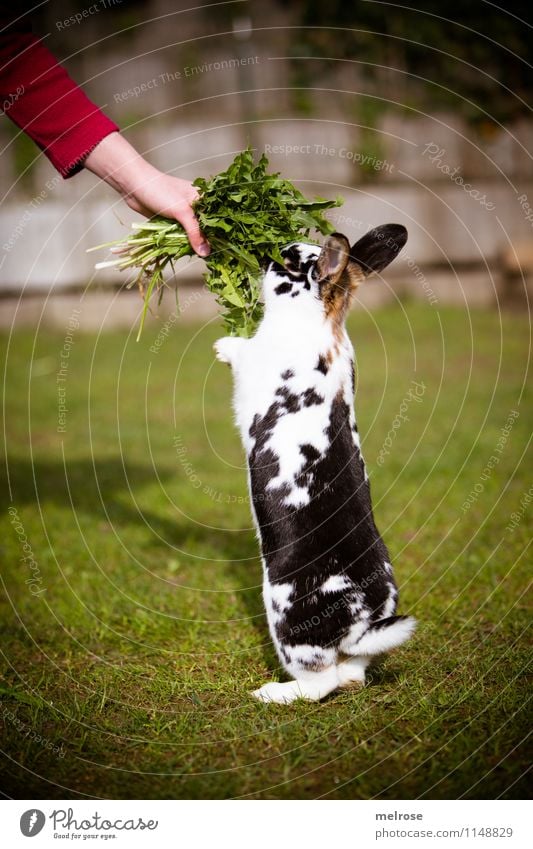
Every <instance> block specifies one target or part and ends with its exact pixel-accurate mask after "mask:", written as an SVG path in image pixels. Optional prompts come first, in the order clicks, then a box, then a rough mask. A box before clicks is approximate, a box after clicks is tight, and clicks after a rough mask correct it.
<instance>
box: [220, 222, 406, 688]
mask: <svg viewBox="0 0 533 849" xmlns="http://www.w3.org/2000/svg"><path fill="white" fill-rule="evenodd" d="M387 228H388V229H387ZM391 228H393V229H392V231H391ZM383 232H384V233H385V235H379V236H378V235H376V234H382V233H383ZM404 232H405V231H404V230H403V228H400V227H399V226H398V225H386V227H385V228H377V229H376V231H372V233H371V234H368V235H367V236H366V237H364V238H363V240H361V242H359V243H358V244H357V245H355V246H354V247H353V248H352V249H350V248H349V244H348V242H347V241H346V239H345V237H343V236H340V235H336V236H333V237H330V239H328V241H327V242H326V244H325V246H324V248H323V249H322V251H321V250H320V248H318V247H317V246H315V245H308V244H302V243H298V244H293V245H289V246H288V247H286V248H285V249H284V250H283V251H282V255H283V258H284V265H283V266H281V265H279V264H277V263H271V265H270V266H269V268H268V271H267V272H266V274H265V277H264V280H263V299H264V302H265V316H264V319H263V321H262V323H261V325H260V326H259V329H258V331H257V333H256V335H255V336H254V337H253V338H252V339H249V340H244V339H237V338H226V339H221V340H219V341H218V342H217V343H216V345H215V349H216V352H217V356H218V358H219V359H220V360H222V361H224V362H228V363H229V364H230V365H231V367H232V369H233V375H234V382H235V392H234V407H235V414H236V419H237V424H238V427H239V430H240V433H241V436H242V440H243V443H244V447H245V450H246V454H247V460H248V469H249V486H250V492H251V501H252V505H253V509H254V518H255V521H256V524H257V528H258V533H259V538H260V542H261V552H262V558H263V569H264V584H263V595H264V601H265V607H266V612H267V618H268V623H269V628H270V633H271V635H272V639H273V641H274V645H275V647H276V650H277V652H278V655H279V657H280V660H281V663H282V664H283V666H284V668H285V669H286V671H287V672H288V673H289V674H290V675H291V676H292V677H293V679H294V680H292V681H289V682H287V683H277V682H271V683H269V684H266V685H264V686H263V687H261V688H260V689H259V690H257V691H256V692H255V693H254V695H255V696H256V697H257V698H259V699H261V700H263V701H275V702H290V701H292V700H293V699H295V698H299V697H303V698H308V699H320V698H323V697H324V696H325V695H327V694H328V693H329V692H331V691H332V690H334V689H336V688H337V687H346V686H353V685H360V684H362V683H364V679H365V668H366V666H367V664H368V663H369V662H370V660H371V659H372V657H374V656H375V655H377V654H379V653H381V652H383V651H388V650H389V649H391V648H394V647H395V646H396V645H399V644H400V643H401V642H403V641H404V640H405V639H407V638H408V637H409V636H410V634H411V632H412V630H413V627H414V620H413V619H411V618H406V617H400V616H396V615H395V612H396V606H397V600H398V591H397V588H396V585H395V582H394V577H393V574H392V567H391V564H390V557H389V554H388V551H387V548H386V546H385V544H384V542H383V540H382V539H381V537H380V535H379V533H378V530H377V528H376V525H375V522H374V517H373V513H372V506H371V500H370V487H369V481H368V475H367V473H366V469H365V463H364V460H363V455H362V453H361V443H360V439H359V433H358V430H357V425H356V421H355V415H354V352H353V348H352V344H351V342H350V339H349V338H348V335H347V333H346V330H345V327H344V320H345V316H346V312H347V310H348V307H349V302H350V298H351V296H352V294H353V291H354V289H355V287H356V286H357V285H358V284H359V282H361V280H362V279H363V278H364V276H365V275H366V274H367V273H369V272H370V271H373V270H380V269H381V268H382V267H384V265H386V264H388V262H390V260H391V259H393V258H394V256H395V255H396V253H397V252H398V250H399V249H400V248H401V247H402V245H403V243H404V241H405V238H406V235H405V237H404V235H403V234H404ZM385 237H386V238H387V239H388V240H389V242H390V244H389V246H388V248H387V246H386V245H385V246H384V244H383V242H384V240H385ZM365 240H366V241H365ZM350 254H351V256H350Z"/></svg>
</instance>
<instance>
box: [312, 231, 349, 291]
mask: <svg viewBox="0 0 533 849" xmlns="http://www.w3.org/2000/svg"><path fill="white" fill-rule="evenodd" d="M349 259H350V243H349V241H348V239H347V238H346V236H343V234H342V233H333V235H332V236H328V238H327V239H326V241H325V242H324V246H323V248H322V250H321V252H320V256H319V257H318V259H317V263H316V265H317V270H318V282H319V283H322V282H324V283H326V282H327V283H330V284H331V285H335V284H336V283H337V282H338V280H339V278H340V277H341V276H342V273H343V272H344V270H345V268H346V266H347V265H348V260H349Z"/></svg>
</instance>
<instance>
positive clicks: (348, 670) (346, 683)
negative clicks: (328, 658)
mask: <svg viewBox="0 0 533 849" xmlns="http://www.w3.org/2000/svg"><path fill="white" fill-rule="evenodd" d="M371 660H372V658H370V657H361V656H359V657H358V656H357V655H355V656H354V657H347V658H346V660H343V661H342V663H339V665H338V666H337V675H338V679H339V687H342V689H343V690H346V689H351V688H352V687H353V688H355V687H364V685H365V671H366V667H367V666H368V664H369V663H370V661H371Z"/></svg>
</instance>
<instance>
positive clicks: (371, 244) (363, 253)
mask: <svg viewBox="0 0 533 849" xmlns="http://www.w3.org/2000/svg"><path fill="white" fill-rule="evenodd" d="M406 241H407V230H406V229H405V227H403V226H402V225H401V224H382V225H381V226H380V227H374V229H373V230H370V232H368V233H366V235H364V236H363V238H362V239H359V241H358V242H356V243H355V245H354V246H353V247H352V248H351V250H350V259H351V261H352V262H353V263H355V264H356V265H358V266H359V268H360V269H361V270H362V272H363V274H364V275H365V277H367V276H368V275H369V274H372V272H373V271H381V270H382V269H383V268H386V266H387V265H388V264H389V263H390V262H392V260H393V259H395V258H396V256H397V255H398V254H399V253H400V251H401V249H402V248H403V246H404V245H405V243H406Z"/></svg>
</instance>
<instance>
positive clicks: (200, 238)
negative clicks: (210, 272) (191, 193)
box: [175, 206, 211, 257]
mask: <svg viewBox="0 0 533 849" xmlns="http://www.w3.org/2000/svg"><path fill="white" fill-rule="evenodd" d="M175 215H176V218H177V220H178V221H179V222H180V224H182V225H183V227H184V228H185V232H186V233H187V236H188V238H189V242H190V243H191V245H192V249H193V250H194V251H195V253H197V254H198V256H204V257H205V256H209V254H210V253H211V248H210V247H209V242H208V241H207V239H206V238H205V236H204V234H203V233H202V231H201V230H200V224H199V223H198V219H197V218H196V216H195V214H194V212H193V211H192V209H191V207H190V206H188V207H187V208H185V209H180V210H179V212H176V213H175Z"/></svg>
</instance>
